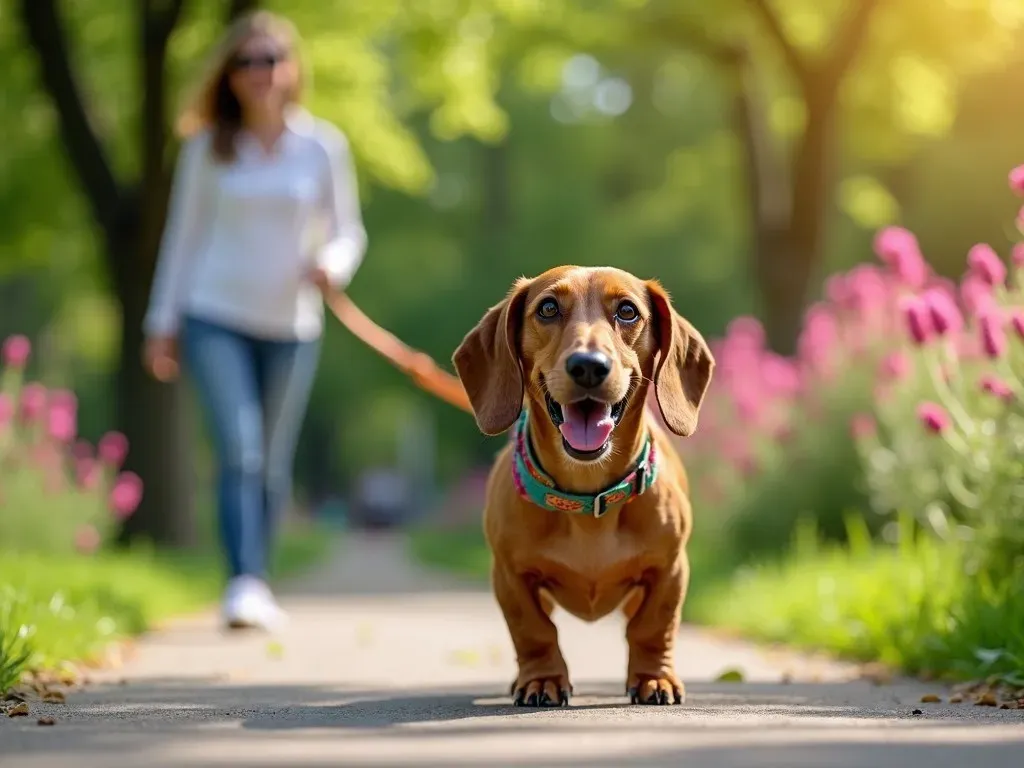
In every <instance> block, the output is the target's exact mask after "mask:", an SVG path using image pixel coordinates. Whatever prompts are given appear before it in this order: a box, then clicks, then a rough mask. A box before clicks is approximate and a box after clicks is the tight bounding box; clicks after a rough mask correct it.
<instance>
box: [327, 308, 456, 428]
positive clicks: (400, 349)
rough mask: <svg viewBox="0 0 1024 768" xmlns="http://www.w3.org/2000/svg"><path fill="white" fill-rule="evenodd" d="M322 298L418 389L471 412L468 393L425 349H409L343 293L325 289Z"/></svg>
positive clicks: (337, 315)
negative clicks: (423, 350) (421, 350)
mask: <svg viewBox="0 0 1024 768" xmlns="http://www.w3.org/2000/svg"><path fill="white" fill-rule="evenodd" d="M324 301H325V302H326V303H327V306H328V307H330V310H331V312H332V313H334V316H335V317H336V318H338V321H339V322H340V323H341V324H342V325H344V326H345V327H346V328H348V329H349V330H350V331H351V332H352V333H353V334H354V335H355V337H356V338H358V339H359V340H360V341H362V342H363V343H364V344H366V345H368V346H370V347H372V348H373V349H375V350H376V351H377V352H378V353H379V354H380V355H381V356H383V357H384V358H385V359H387V360H389V361H391V363H392V364H393V365H394V366H395V367H396V368H398V370H400V371H402V373H404V374H406V375H407V376H409V377H410V378H411V379H412V380H413V381H414V382H415V383H416V385H417V386H418V387H420V389H423V390H426V391H427V392H430V393H431V394H432V395H434V396H435V397H439V398H441V399H442V400H444V401H445V402H446V403H448V404H450V405H454V406H455V407H456V408H460V409H462V410H463V411H465V412H466V413H472V412H473V408H472V407H471V406H470V404H469V396H468V395H467V394H466V390H465V388H464V387H463V386H462V382H461V381H459V379H458V377H457V376H454V375H452V374H450V373H448V371H446V370H444V369H443V368H442V367H441V366H439V365H438V364H437V363H436V362H434V359H433V358H432V357H430V355H428V354H427V353H426V352H420V351H419V350H417V349H413V348H412V347H410V346H408V345H407V344H405V343H404V342H402V341H401V340H400V339H399V338H398V337H397V336H395V335H394V334H393V333H391V332H390V331H386V330H384V329H383V328H381V327H380V326H379V325H377V324H376V323H375V322H373V320H371V319H370V318H369V317H367V316H366V315H365V314H364V313H363V311H362V310H361V309H359V307H357V306H356V305H355V304H354V303H352V300H351V299H350V298H349V297H348V296H346V295H345V294H344V293H340V292H338V291H333V290H328V291H326V292H325V293H324Z"/></svg>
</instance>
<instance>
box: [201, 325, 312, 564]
mask: <svg viewBox="0 0 1024 768" xmlns="http://www.w3.org/2000/svg"><path fill="white" fill-rule="evenodd" d="M181 344H182V348H183V349H182V351H183V357H184V363H185V366H186V368H187V370H188V371H189V374H190V376H191V378H192V379H193V381H194V383H195V385H196V389H197V391H198V394H199V400H200V403H201V405H202V408H203V410H204V411H205V415H206V419H207V423H208V424H209V426H210V428H211V433H212V437H213V443H214V447H215V450H216V454H217V464H218V479H217V512H218V518H219V522H220V536H221V542H222V544H223V546H224V549H225V550H226V555H227V561H228V568H229V569H230V573H231V576H241V575H250V576H256V577H258V578H266V575H267V569H268V566H269V562H270V557H271V552H272V551H273V541H274V535H275V533H276V529H277V523H278V520H279V518H280V516H281V514H282V513H283V512H284V508H285V506H286V505H287V504H288V503H289V501H290V499H291V490H292V464H293V462H294V459H295V448H296V445H297V443H298V439H299V432H300V430H301V428H302V422H303V418H304V417H305V413H306V406H307V405H308V403H309V394H310V390H311V389H312V387H313V379H314V377H315V375H316V369H317V363H318V362H319V357H320V340H319V339H315V340H312V341H271V340H265V339H259V338H254V337H252V336H248V335H246V334H244V333H240V332H238V331H235V330H232V329H230V328H225V327H223V326H220V325H217V324H215V323H211V322H208V321H205V320H199V319H197V318H194V317H187V318H185V320H184V323H183V327H182V334H181Z"/></svg>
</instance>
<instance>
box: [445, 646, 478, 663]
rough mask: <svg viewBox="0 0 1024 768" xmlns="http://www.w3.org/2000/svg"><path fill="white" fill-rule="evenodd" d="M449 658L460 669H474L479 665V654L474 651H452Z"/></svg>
mask: <svg viewBox="0 0 1024 768" xmlns="http://www.w3.org/2000/svg"><path fill="white" fill-rule="evenodd" d="M450 658H451V660H452V662H454V663H455V664H458V665H459V666H461V667H475V666H477V665H478V664H479V663H480V654H479V653H477V652H476V651H465V650H463V651H453V652H452V654H451V657H450Z"/></svg>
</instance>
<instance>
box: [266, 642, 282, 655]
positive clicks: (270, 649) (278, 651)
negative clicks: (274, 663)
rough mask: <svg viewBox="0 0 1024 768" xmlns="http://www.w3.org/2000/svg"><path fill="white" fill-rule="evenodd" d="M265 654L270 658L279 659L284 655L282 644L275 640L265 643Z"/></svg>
mask: <svg viewBox="0 0 1024 768" xmlns="http://www.w3.org/2000/svg"><path fill="white" fill-rule="evenodd" d="M267 655H268V656H269V657H270V658H272V659H280V658H282V657H283V656H284V646H283V645H281V643H279V642H278V641H277V640H271V641H270V642H269V643H267Z"/></svg>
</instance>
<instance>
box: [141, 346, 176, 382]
mask: <svg viewBox="0 0 1024 768" xmlns="http://www.w3.org/2000/svg"><path fill="white" fill-rule="evenodd" d="M142 356H143V362H144V364H145V366H146V370H147V371H149V373H150V374H151V375H152V376H153V378H154V379H156V380H157V381H162V382H165V383H166V382H170V381H174V380H175V379H176V378H178V340H177V339H176V338H175V337H174V336H151V337H149V338H147V339H146V344H145V348H144V349H143V355H142Z"/></svg>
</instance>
